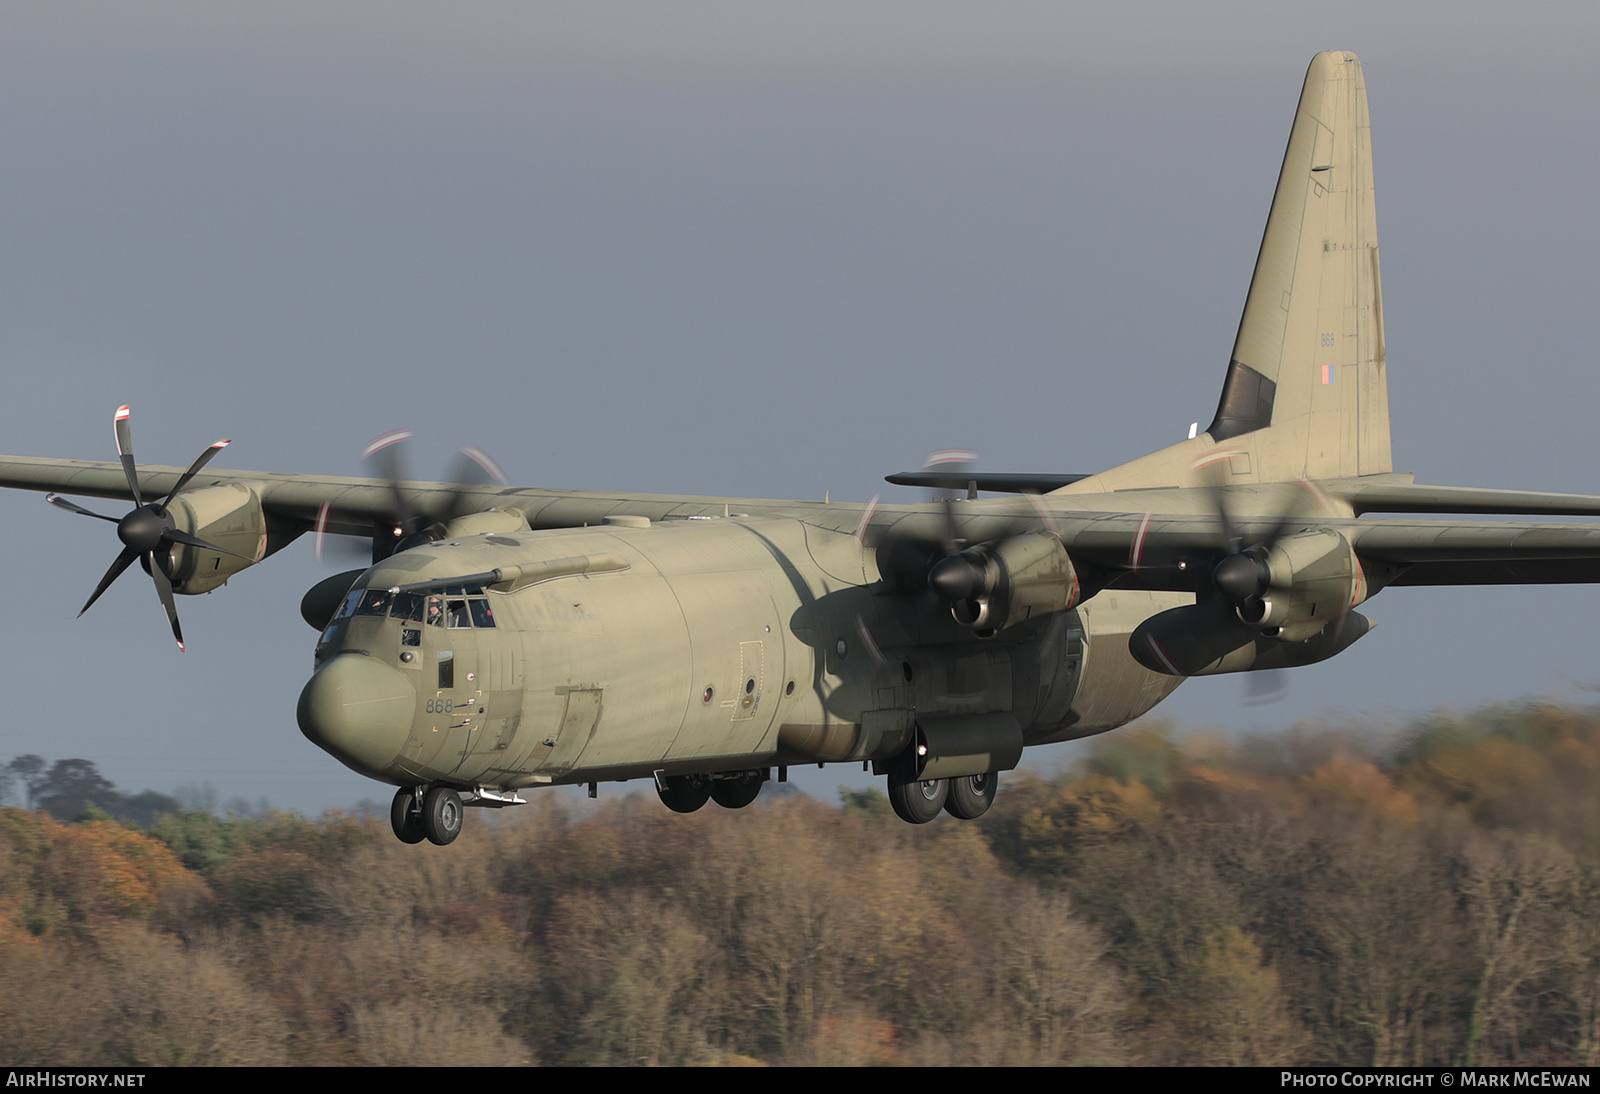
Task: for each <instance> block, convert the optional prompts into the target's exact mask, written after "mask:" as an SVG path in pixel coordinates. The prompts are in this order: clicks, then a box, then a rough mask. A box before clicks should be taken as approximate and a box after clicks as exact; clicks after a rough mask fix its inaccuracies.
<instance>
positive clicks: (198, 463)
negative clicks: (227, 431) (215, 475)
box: [161, 441, 233, 511]
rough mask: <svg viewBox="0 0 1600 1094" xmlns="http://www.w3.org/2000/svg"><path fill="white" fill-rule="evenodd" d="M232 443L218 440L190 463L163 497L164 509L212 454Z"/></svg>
mask: <svg viewBox="0 0 1600 1094" xmlns="http://www.w3.org/2000/svg"><path fill="white" fill-rule="evenodd" d="M232 443H233V442H232V441H217V442H216V443H215V444H213V445H212V446H211V447H210V448H208V449H206V450H205V451H204V452H202V453H200V455H198V456H196V457H195V461H194V462H193V463H191V464H190V465H189V470H187V471H185V472H184V473H183V475H182V477H180V478H179V479H178V485H176V486H174V487H173V488H172V490H171V492H169V493H168V494H167V496H166V497H165V498H164V499H162V502H161V508H162V510H163V511H165V510H166V508H167V506H168V505H170V504H171V503H172V499H173V498H175V497H177V496H178V493H179V491H181V490H182V489H183V488H184V487H185V486H188V485H189V480H190V479H192V478H194V477H195V476H196V475H198V474H199V473H200V469H201V468H202V467H204V466H205V465H206V464H208V463H210V462H211V457H212V456H215V455H216V454H217V453H218V452H221V451H222V450H223V449H224V448H227V447H228V446H229V445H230V444H232Z"/></svg>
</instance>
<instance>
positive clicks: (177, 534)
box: [45, 406, 244, 650]
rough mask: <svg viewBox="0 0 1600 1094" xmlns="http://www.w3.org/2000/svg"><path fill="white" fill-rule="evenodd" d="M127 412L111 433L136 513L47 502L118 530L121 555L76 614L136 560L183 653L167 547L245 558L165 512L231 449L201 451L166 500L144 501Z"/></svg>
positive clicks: (221, 444) (56, 497) (55, 497)
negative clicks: (115, 514) (188, 529)
mask: <svg viewBox="0 0 1600 1094" xmlns="http://www.w3.org/2000/svg"><path fill="white" fill-rule="evenodd" d="M129 417H130V411H129V409H128V408H127V407H125V406H121V407H118V408H117V415H116V419H115V432H116V439H117V455H118V456H119V457H120V458H121V460H122V471H123V474H125V475H126V476H127V478H128V491H129V493H131V494H132V495H133V504H134V508H133V509H132V510H131V511H130V512H128V513H127V514H125V515H124V516H122V517H120V518H119V517H108V516H106V515H105V514H104V513H96V512H94V511H93V510H90V509H85V508H84V507H83V506H81V505H77V504H75V503H73V502H70V501H68V500H67V499H66V498H63V497H62V496H61V495H60V494H49V495H47V496H46V497H45V501H47V502H49V503H50V504H51V505H54V506H55V507H56V508H57V509H65V510H66V511H67V512H69V513H77V514H79V515H80V516H85V517H94V518H95V519H96V520H107V521H110V522H111V523H113V524H115V525H116V526H117V538H118V539H120V540H122V545H123V546H122V553H121V554H119V555H117V558H116V561H114V562H112V564H111V568H110V569H108V570H107V571H106V573H105V576H104V577H102V578H101V579H100V584H98V585H96V586H95V590H94V592H93V593H91V594H90V596H89V599H88V600H87V601H86V602H85V603H84V605H83V608H82V609H81V610H80V611H79V612H78V614H79V615H80V616H81V615H83V613H84V612H86V611H88V610H89V609H90V608H91V607H92V606H93V605H94V602H95V601H96V600H99V599H100V594H101V593H103V592H105V591H106V590H107V589H109V588H110V587H111V583H112V582H114V581H116V580H117V578H119V577H121V576H122V572H123V571H124V570H126V569H127V568H128V567H129V566H131V565H133V563H134V561H135V560H136V559H137V560H140V561H142V562H143V564H144V568H145V569H146V570H147V571H149V573H150V578H151V580H152V581H154V582H155V585H156V595H157V596H158V597H160V598H161V606H162V608H163V609H165V610H166V613H167V622H168V623H170V624H171V626H172V637H173V638H175V639H177V641H178V649H180V650H182V649H184V648H185V647H184V644H183V628H182V627H180V626H179V624H178V607H177V604H176V603H175V602H174V601H173V597H172V574H171V572H170V570H169V567H170V566H171V562H172V556H171V554H170V548H171V547H172V546H173V545H175V544H182V545H184V546H186V547H198V548H201V549H203V550H207V551H216V552H218V553H219V554H225V555H233V556H235V557H236V558H243V557H244V556H243V555H240V554H239V553H238V552H237V551H230V550H228V549H227V548H226V547H218V546H217V545H216V544H214V543H207V542H206V541H205V540H203V539H201V538H200V537H199V536H194V535H191V534H189V533H188V532H185V531H184V530H183V529H181V528H179V527H177V524H176V522H174V521H173V519H172V514H171V513H170V512H169V511H168V506H170V505H171V504H172V499H173V498H175V497H177V496H178V494H179V493H181V492H182V491H183V489H184V487H186V486H188V485H189V483H190V482H191V481H193V479H194V477H195V476H196V475H198V474H199V473H200V470H201V468H203V467H205V465H206V464H208V463H210V462H211V458H212V457H213V456H215V455H216V454H217V453H218V452H221V451H222V450H223V449H224V448H226V447H228V445H229V444H231V443H232V442H231V441H225V440H224V441H217V442H216V443H215V444H213V445H211V446H210V447H209V448H207V449H206V450H205V451H204V452H202V453H200V455H199V456H198V457H196V458H195V461H194V462H193V463H192V464H190V465H189V470H187V471H185V472H184V473H183V474H182V475H181V476H179V478H178V481H177V482H176V483H175V484H174V485H173V487H172V489H171V490H170V491H168V493H167V496H166V497H164V498H162V499H161V500H160V501H159V502H155V501H153V502H148V503H147V502H146V501H145V500H144V492H143V491H142V490H141V489H140V488H139V474H138V467H137V465H136V464H135V463H134V460H133V430H132V428H131V426H130V424H129Z"/></svg>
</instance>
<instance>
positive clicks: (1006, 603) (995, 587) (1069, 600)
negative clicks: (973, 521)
mask: <svg viewBox="0 0 1600 1094" xmlns="http://www.w3.org/2000/svg"><path fill="white" fill-rule="evenodd" d="M978 550H979V552H981V554H979V555H978V556H977V559H975V561H977V562H978V564H980V565H981V566H982V567H983V575H984V576H983V583H982V584H983V589H984V591H983V592H982V593H980V595H978V596H976V597H974V598H972V599H971V600H963V601H960V602H958V603H957V604H955V606H954V607H952V608H951V614H952V615H953V616H954V617H955V620H956V622H957V623H960V624H962V625H963V626H966V627H971V628H973V629H974V630H980V631H986V630H994V631H999V630H1004V629H1005V628H1007V627H1013V626H1016V625H1017V624H1018V623H1022V622H1024V621H1026V620H1028V619H1031V618H1035V617H1037V616H1040V615H1048V614H1049V613H1051V612H1063V611H1067V610H1068V609H1070V608H1072V607H1075V606H1076V605H1077V603H1078V599H1079V586H1078V574H1077V571H1076V570H1075V569H1074V568H1073V565H1072V559H1071V558H1070V557H1068V555H1067V549H1066V548H1065V547H1063V546H1062V544H1061V540H1059V539H1057V538H1056V537H1055V536H1052V535H1048V534H1046V533H1043V532H1029V533H1027V534H1026V535H1020V536H1012V537H1010V538H1008V539H1003V540H1000V541H999V542H998V543H995V544H993V545H990V546H985V547H982V548H979V549H978Z"/></svg>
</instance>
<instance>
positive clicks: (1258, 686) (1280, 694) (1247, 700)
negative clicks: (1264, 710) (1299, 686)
mask: <svg viewBox="0 0 1600 1094" xmlns="http://www.w3.org/2000/svg"><path fill="white" fill-rule="evenodd" d="M1288 694H1289V674H1288V673H1287V672H1285V671H1284V670H1283V669H1257V670H1255V671H1254V672H1247V673H1245V674H1244V705H1245V706H1249V707H1260V706H1266V705H1267V704H1269V703H1276V702H1278V701H1279V700H1281V699H1283V698H1285V697H1286V696H1287V695H1288Z"/></svg>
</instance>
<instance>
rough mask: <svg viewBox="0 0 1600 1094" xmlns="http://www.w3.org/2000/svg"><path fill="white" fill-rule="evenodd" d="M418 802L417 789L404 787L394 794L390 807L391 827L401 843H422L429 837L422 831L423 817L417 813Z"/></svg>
mask: <svg viewBox="0 0 1600 1094" xmlns="http://www.w3.org/2000/svg"><path fill="white" fill-rule="evenodd" d="M416 802H417V790H416V787H413V786H402V787H401V788H400V789H399V790H396V791H395V792H394V801H393V802H392V803H390V805H389V826H390V827H391V828H393V829H394V835H395V838H396V839H398V840H399V841H400V842H401V843H421V842H422V841H423V840H424V839H426V838H427V836H428V834H427V833H426V832H424V831H423V830H422V815H421V814H419V813H418V812H417V809H416Z"/></svg>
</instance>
